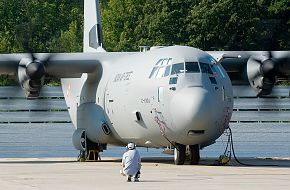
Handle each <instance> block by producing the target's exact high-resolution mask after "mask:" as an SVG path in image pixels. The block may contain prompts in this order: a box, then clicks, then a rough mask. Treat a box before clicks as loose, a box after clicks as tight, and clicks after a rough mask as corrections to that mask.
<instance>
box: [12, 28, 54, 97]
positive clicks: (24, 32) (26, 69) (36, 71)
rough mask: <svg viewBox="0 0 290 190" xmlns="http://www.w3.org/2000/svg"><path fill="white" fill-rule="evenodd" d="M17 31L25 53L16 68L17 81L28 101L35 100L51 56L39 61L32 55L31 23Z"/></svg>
mask: <svg viewBox="0 0 290 190" xmlns="http://www.w3.org/2000/svg"><path fill="white" fill-rule="evenodd" d="M16 29H17V31H18V33H19V35H18V37H20V39H19V41H20V42H22V47H23V49H24V51H25V52H26V53H27V54H26V56H25V57H23V58H22V59H21V61H20V62H19V67H18V79H19V83H20V84H21V86H22V88H23V89H24V90H25V94H26V97H27V98H28V99H31V98H37V97H38V96H39V93H40V90H41V88H42V85H43V82H44V77H45V74H46V66H47V63H48V62H49V59H50V58H51V56H50V55H49V56H47V57H46V58H42V59H40V58H39V56H37V54H35V53H33V48H32V46H31V43H30V41H31V36H32V32H33V25H32V24H31V23H23V24H21V25H19V26H17V28H16Z"/></svg>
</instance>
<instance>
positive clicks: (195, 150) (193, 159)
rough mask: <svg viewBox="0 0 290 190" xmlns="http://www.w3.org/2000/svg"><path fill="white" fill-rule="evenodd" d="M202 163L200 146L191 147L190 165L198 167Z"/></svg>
mask: <svg viewBox="0 0 290 190" xmlns="http://www.w3.org/2000/svg"><path fill="white" fill-rule="evenodd" d="M199 161H200V148H199V145H198V144H196V145H189V163H190V165H197V164H198V163H199Z"/></svg>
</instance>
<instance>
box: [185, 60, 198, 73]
mask: <svg viewBox="0 0 290 190" xmlns="http://www.w3.org/2000/svg"><path fill="white" fill-rule="evenodd" d="M185 72H186V73H199V72H200V70H199V67H198V63H197V62H185Z"/></svg>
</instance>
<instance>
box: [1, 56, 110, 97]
mask: <svg viewBox="0 0 290 190" xmlns="http://www.w3.org/2000/svg"><path fill="white" fill-rule="evenodd" d="M108 54H109V53H106V52H104V53H97V54H96V53H55V54H48V53H37V54H28V53H27V54H0V74H9V75H10V74H11V75H17V77H18V79H19V83H20V85H21V87H22V88H23V89H24V90H25V92H26V95H27V98H36V97H38V95H39V92H40V89H41V87H42V85H43V79H44V77H45V76H46V75H49V76H54V77H57V78H75V77H81V75H82V74H83V73H93V72H97V71H100V70H101V69H102V64H101V62H100V61H101V59H105V58H106V57H108Z"/></svg>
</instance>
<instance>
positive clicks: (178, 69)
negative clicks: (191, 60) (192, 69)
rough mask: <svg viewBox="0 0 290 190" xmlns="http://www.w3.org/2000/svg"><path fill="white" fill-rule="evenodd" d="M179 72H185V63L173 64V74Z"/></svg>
mask: <svg viewBox="0 0 290 190" xmlns="http://www.w3.org/2000/svg"><path fill="white" fill-rule="evenodd" d="M179 73H184V64H183V63H177V64H174V65H172V69H171V75H176V74H179Z"/></svg>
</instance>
